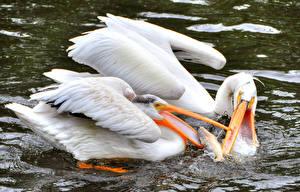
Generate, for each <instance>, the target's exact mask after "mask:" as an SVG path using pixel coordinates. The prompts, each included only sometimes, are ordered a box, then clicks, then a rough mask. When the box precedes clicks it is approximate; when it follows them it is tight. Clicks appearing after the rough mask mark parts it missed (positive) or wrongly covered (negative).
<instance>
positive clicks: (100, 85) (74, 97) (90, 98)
mask: <svg viewBox="0 0 300 192" xmlns="http://www.w3.org/2000/svg"><path fill="white" fill-rule="evenodd" d="M112 79H113V80H116V78H110V77H89V78H81V79H76V80H73V81H71V82H66V83H63V84H61V85H60V86H59V88H58V89H55V90H50V91H45V92H40V93H36V94H33V95H31V99H35V100H38V101H45V102H52V103H54V104H61V105H60V106H59V107H58V109H57V112H58V113H64V112H72V113H82V114H84V115H86V116H88V117H90V118H92V119H93V120H95V121H96V122H95V124H96V125H97V126H101V127H103V128H108V129H109V130H111V131H115V132H117V133H119V134H123V135H126V137H128V138H132V139H138V140H141V141H144V142H154V141H156V140H157V139H158V138H159V137H160V134H161V132H160V129H159V127H158V126H157V125H156V124H155V123H154V122H153V121H152V119H150V118H149V117H148V116H146V115H145V114H144V113H143V112H142V111H141V110H140V109H138V108H137V107H136V106H135V105H134V104H132V103H131V102H130V101H129V100H128V99H126V98H125V97H124V96H123V93H122V92H121V93H120V92H118V91H117V90H115V89H114V88H112V87H109V86H107V85H106V84H105V82H107V81H108V80H112ZM119 81H122V80H120V79H119ZM114 82H115V81H114ZM124 83H125V82H124ZM127 88H129V86H128V85H127V87H123V88H122V89H123V90H126V89H127ZM119 91H120V90H119ZM58 101H63V103H60V102H58ZM126 122H127V123H126ZM128 122H130V123H128Z"/></svg>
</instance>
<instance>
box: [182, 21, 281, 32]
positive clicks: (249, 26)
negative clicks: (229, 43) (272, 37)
mask: <svg viewBox="0 0 300 192" xmlns="http://www.w3.org/2000/svg"><path fill="white" fill-rule="evenodd" d="M187 29H188V30H192V31H197V32H211V33H216V32H222V31H233V30H238V31H243V32H253V33H267V34H279V33H281V32H280V31H279V30H277V29H275V28H274V27H270V26H267V25H260V24H253V23H242V24H239V25H233V26H224V25H223V24H222V23H219V24H201V25H192V26H190V27H188V28H187Z"/></svg>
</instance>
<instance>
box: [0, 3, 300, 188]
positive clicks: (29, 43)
mask: <svg viewBox="0 0 300 192" xmlns="http://www.w3.org/2000/svg"><path fill="white" fill-rule="evenodd" d="M107 12H109V13H113V14H116V15H122V16H125V17H130V18H139V19H145V20H147V21H149V22H152V23H155V24H158V25H161V26H164V27H167V28H170V29H173V30H175V31H178V32H181V33H184V34H188V35H190V36H192V37H194V38H196V39H198V40H201V41H204V42H207V43H210V44H212V45H214V46H215V48H217V49H218V50H220V51H221V52H222V53H223V54H224V55H225V57H226V58H227V61H228V62H227V64H226V66H225V67H224V69H222V70H220V71H216V70H213V69H211V68H208V67H205V66H201V65H197V64H192V63H183V64H184V65H185V66H186V68H187V69H188V70H189V71H190V72H191V73H192V74H193V75H195V77H196V78H197V79H198V80H199V81H200V82H201V83H203V85H204V86H205V87H206V88H207V89H209V91H210V93H211V94H213V95H215V93H216V90H217V88H218V86H219V85H220V84H221V80H223V79H224V78H225V77H227V76H228V75H230V74H233V73H235V72H238V71H250V72H251V73H254V74H255V75H256V76H257V77H259V78H260V79H261V80H262V81H263V82H264V84H265V87H263V86H261V85H257V87H258V95H259V102H258V107H257V112H256V127H257V134H258V138H259V140H260V144H261V146H260V148H259V150H258V153H257V155H256V156H255V157H254V158H252V159H247V160H245V162H237V163H235V162H225V163H217V164H216V163H214V162H213V161H212V160H211V159H210V158H209V157H208V156H205V155H204V154H203V152H202V151H201V150H197V149H196V148H194V147H192V146H190V147H189V148H188V149H187V151H186V153H185V154H183V155H180V156H177V157H174V158H171V159H169V160H165V161H163V162H156V163H151V162H146V161H135V162H130V163H128V164H126V165H125V166H127V167H129V168H132V169H134V170H135V172H133V173H128V174H125V175H116V174H112V173H108V172H101V171H98V172H97V171H86V170H79V169H78V168H76V161H75V160H74V159H73V158H72V157H71V155H70V154H68V153H65V152H62V151H58V150H56V149H54V148H53V147H52V146H50V145H49V144H48V143H47V142H46V141H44V140H43V139H41V138H40V137H38V136H37V135H35V134H33V132H32V131H30V130H29V129H28V128H27V127H26V126H25V125H24V124H23V123H21V122H20V121H19V120H18V119H17V118H16V117H15V116H14V115H13V113H11V112H10V111H8V110H6V109H5V108H4V104H5V103H8V102H20V103H24V104H29V105H30V103H29V102H28V101H27V99H28V96H29V95H30V94H31V93H32V92H35V90H36V89H37V88H38V87H42V86H44V85H48V84H49V83H50V81H49V80H47V79H46V78H44V77H43V76H42V73H43V72H45V71H49V70H50V69H52V68H67V69H72V70H77V71H92V70H91V69H89V68H88V67H84V66H82V65H78V64H76V63H75V62H73V61H72V60H71V59H70V58H68V57H67V55H66V52H65V50H66V48H67V47H68V46H69V45H70V44H71V43H70V42H68V39H69V38H71V37H74V36H77V35H79V34H80V33H81V32H85V31H89V30H93V29H96V28H97V27H99V26H101V25H100V23H99V22H98V20H97V18H96V16H98V15H104V14H105V13H107ZM299 48H300V2H299V1H297V0H293V1H280V0H274V1H267V0H254V1H251V2H249V1H227V0H224V1H217V0H211V1H209V0H207V1H204V0H194V1H193V0H172V1H168V0H164V1H163V0H161V1H154V0H148V1H143V0H136V1H133V0H130V1H129V0H126V1H125V0H123V1H117V0H114V1H112V0H110V1H109V0H107V1H103V0H98V1H96V0H94V1H87V0H85V1H84V0H80V1H79V0H74V1H58V0H56V1H3V0H0V69H1V73H0V108H1V112H0V173H1V174H0V191H71V190H72V191H216V192H217V191H241V190H242V191H299V190H300V49H299ZM190 123H191V124H195V122H190Z"/></svg>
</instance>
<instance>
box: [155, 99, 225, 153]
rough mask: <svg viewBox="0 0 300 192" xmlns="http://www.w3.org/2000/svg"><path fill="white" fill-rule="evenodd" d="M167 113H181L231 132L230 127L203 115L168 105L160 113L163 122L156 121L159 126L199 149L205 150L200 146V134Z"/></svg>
mask: <svg viewBox="0 0 300 192" xmlns="http://www.w3.org/2000/svg"><path fill="white" fill-rule="evenodd" d="M167 111H172V112H176V113H180V114H183V115H187V116H190V117H193V118H196V119H200V120H202V121H205V122H208V123H210V124H213V125H215V126H218V127H220V128H222V129H224V130H230V129H229V128H228V127H226V126H224V125H222V124H221V123H218V122H216V121H214V120H211V119H209V118H207V117H204V116H202V115H199V114H197V113H193V112H190V111H188V110H185V109H182V108H179V107H176V106H174V105H171V104H166V105H165V106H164V107H163V108H162V110H161V111H160V112H159V114H160V115H161V116H163V117H164V119H163V120H154V121H155V122H156V123H157V124H158V125H163V126H165V127H168V128H170V129H172V130H173V131H175V132H176V133H177V134H178V135H180V136H181V137H182V138H183V140H184V141H185V142H186V140H189V141H190V142H191V143H193V144H194V145H196V146H197V147H199V148H203V146H202V145H201V144H200V140H199V137H198V132H197V131H196V130H195V129H193V128H192V127H191V126H190V125H188V124H187V123H186V122H184V121H183V120H181V119H179V118H178V117H176V116H175V115H173V114H171V113H169V112H167Z"/></svg>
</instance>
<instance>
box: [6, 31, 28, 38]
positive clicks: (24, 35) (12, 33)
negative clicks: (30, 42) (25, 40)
mask: <svg viewBox="0 0 300 192" xmlns="http://www.w3.org/2000/svg"><path fill="white" fill-rule="evenodd" d="M0 34H3V35H7V36H11V37H30V35H28V34H27V33H21V32H12V31H6V30H0Z"/></svg>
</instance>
